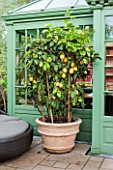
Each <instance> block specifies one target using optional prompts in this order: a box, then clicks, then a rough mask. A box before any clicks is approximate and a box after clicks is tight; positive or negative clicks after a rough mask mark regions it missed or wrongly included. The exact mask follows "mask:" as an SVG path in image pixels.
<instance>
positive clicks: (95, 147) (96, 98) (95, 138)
mask: <svg viewBox="0 0 113 170" xmlns="http://www.w3.org/2000/svg"><path fill="white" fill-rule="evenodd" d="M101 13H102V11H101V10H100V9H97V10H94V29H95V33H94V50H96V51H97V52H99V54H100V57H101V45H102V43H101V41H102V37H101V36H102V34H101V29H102V28H101V27H102V23H101V22H102V21H101V17H102V14H101ZM102 72H103V67H102V61H100V60H98V61H96V63H95V64H94V69H93V115H92V116H93V120H92V147H91V153H92V154H99V153H100V152H101V150H100V143H101V136H100V135H101V130H100V129H101V110H100V106H101V97H102V90H103V89H102V78H101V77H102V76H101V73H102Z"/></svg>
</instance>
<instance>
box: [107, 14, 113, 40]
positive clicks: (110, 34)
mask: <svg viewBox="0 0 113 170" xmlns="http://www.w3.org/2000/svg"><path fill="white" fill-rule="evenodd" d="M105 38H106V39H112V38H113V16H108V17H106V18H105Z"/></svg>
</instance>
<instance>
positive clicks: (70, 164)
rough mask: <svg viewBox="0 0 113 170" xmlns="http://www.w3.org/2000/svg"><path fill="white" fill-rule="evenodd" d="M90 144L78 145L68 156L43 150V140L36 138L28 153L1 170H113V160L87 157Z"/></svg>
mask: <svg viewBox="0 0 113 170" xmlns="http://www.w3.org/2000/svg"><path fill="white" fill-rule="evenodd" d="M89 148H90V145H88V144H78V143H77V144H76V145H75V148H74V149H73V150H72V151H71V152H70V153H66V154H50V153H48V152H46V151H45V150H44V149H43V143H42V140H41V138H34V140H33V142H32V145H31V147H30V149H29V151H28V152H26V153H24V154H22V155H21V156H19V157H17V158H15V159H12V160H9V161H6V162H4V163H0V170H113V159H112V158H106V157H98V156H91V155H85V153H86V152H87V150H88V149H89Z"/></svg>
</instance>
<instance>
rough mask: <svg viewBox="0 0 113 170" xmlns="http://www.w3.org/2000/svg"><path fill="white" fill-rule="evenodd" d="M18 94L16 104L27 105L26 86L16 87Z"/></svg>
mask: <svg viewBox="0 0 113 170" xmlns="http://www.w3.org/2000/svg"><path fill="white" fill-rule="evenodd" d="M15 94H16V104H17V105H25V89H24V88H19V87H17V88H15Z"/></svg>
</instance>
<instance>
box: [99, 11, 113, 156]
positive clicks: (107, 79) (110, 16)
mask: <svg viewBox="0 0 113 170" xmlns="http://www.w3.org/2000/svg"><path fill="white" fill-rule="evenodd" d="M111 11H113V9H112V10H105V11H103V17H102V22H103V25H104V27H103V32H104V35H105V36H104V91H103V98H104V99H103V102H104V104H103V108H102V109H103V116H102V136H101V152H102V153H107V154H113V13H112V12H111Z"/></svg>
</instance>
